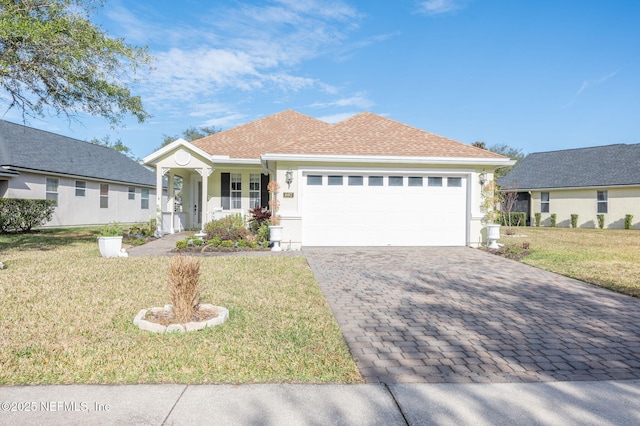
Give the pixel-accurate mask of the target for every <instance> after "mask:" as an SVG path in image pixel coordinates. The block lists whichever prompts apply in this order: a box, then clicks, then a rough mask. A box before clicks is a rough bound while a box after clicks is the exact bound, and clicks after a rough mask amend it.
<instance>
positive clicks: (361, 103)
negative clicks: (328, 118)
mask: <svg viewBox="0 0 640 426" xmlns="http://www.w3.org/2000/svg"><path fill="white" fill-rule="evenodd" d="M375 104H376V103H375V102H373V101H372V100H371V99H369V98H368V97H367V94H366V93H363V92H359V93H356V94H355V95H353V96H351V97H348V98H341V99H337V100H335V101H331V102H316V103H314V104H312V105H311V106H312V107H316V108H326V107H336V106H338V107H357V108H362V109H367V108H371V107H372V106H374V105H375Z"/></svg>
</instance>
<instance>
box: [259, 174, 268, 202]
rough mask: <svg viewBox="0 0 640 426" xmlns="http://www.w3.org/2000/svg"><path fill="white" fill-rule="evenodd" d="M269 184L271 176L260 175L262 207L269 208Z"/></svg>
mask: <svg viewBox="0 0 640 426" xmlns="http://www.w3.org/2000/svg"><path fill="white" fill-rule="evenodd" d="M268 184H269V175H260V207H268V206H269V191H267V185H268Z"/></svg>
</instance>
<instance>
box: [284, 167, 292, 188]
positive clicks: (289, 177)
mask: <svg viewBox="0 0 640 426" xmlns="http://www.w3.org/2000/svg"><path fill="white" fill-rule="evenodd" d="M285 182H287V187H288V188H291V182H293V172H292V171H291V169H289V170H287V173H285Z"/></svg>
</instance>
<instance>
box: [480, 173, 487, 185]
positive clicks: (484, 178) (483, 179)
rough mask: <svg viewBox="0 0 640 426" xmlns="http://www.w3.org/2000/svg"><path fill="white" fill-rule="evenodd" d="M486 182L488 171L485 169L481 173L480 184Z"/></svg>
mask: <svg viewBox="0 0 640 426" xmlns="http://www.w3.org/2000/svg"><path fill="white" fill-rule="evenodd" d="M485 183H487V172H485V171H484V170H483V171H482V173H480V185H484V184H485Z"/></svg>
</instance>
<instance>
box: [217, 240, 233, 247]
mask: <svg viewBox="0 0 640 426" xmlns="http://www.w3.org/2000/svg"><path fill="white" fill-rule="evenodd" d="M235 246H236V243H235V241H231V240H224V241H220V247H224V248H231V247H235Z"/></svg>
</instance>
